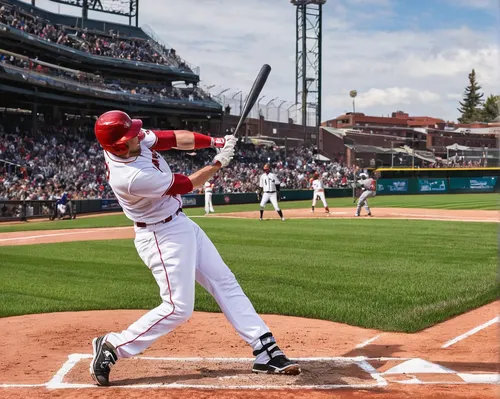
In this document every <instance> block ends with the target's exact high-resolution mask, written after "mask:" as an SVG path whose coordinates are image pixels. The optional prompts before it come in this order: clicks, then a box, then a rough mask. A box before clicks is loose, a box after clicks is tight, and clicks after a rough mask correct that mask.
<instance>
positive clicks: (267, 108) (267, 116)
mask: <svg viewBox="0 0 500 399" xmlns="http://www.w3.org/2000/svg"><path fill="white" fill-rule="evenodd" d="M277 99H278V97H274V98H273V99H272V100H271V101H269V102H268V103H267V104H266V121H267V120H268V119H269V104H271V103H272V102H273V101H275V100H277Z"/></svg>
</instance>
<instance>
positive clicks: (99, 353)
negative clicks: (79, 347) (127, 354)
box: [90, 336, 118, 385]
mask: <svg viewBox="0 0 500 399" xmlns="http://www.w3.org/2000/svg"><path fill="white" fill-rule="evenodd" d="M92 349H93V351H94V358H93V359H92V362H91V363H90V375H91V376H92V378H93V379H94V381H95V382H96V383H97V385H109V373H110V371H111V366H112V365H113V364H115V363H116V361H117V360H118V357H117V356H116V353H115V351H114V349H113V347H112V346H111V345H109V344H107V343H106V342H104V336H102V337H97V338H94V339H93V340H92Z"/></svg>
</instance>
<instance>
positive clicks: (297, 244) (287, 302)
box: [0, 197, 499, 332]
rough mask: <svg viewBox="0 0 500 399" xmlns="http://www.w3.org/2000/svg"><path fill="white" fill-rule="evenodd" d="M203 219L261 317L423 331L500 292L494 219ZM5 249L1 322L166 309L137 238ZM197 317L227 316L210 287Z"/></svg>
mask: <svg viewBox="0 0 500 399" xmlns="http://www.w3.org/2000/svg"><path fill="white" fill-rule="evenodd" d="M435 198H438V197H430V199H432V200H434V199H435ZM477 198H478V199H479V198H480V197H477ZM422 199H423V198H422ZM390 200H391V201H394V200H395V198H391V199H390ZM401 200H403V198H401ZM380 202H382V201H380ZM96 220H98V219H96ZM75 222H78V220H77V221H75ZM67 223H73V222H67ZM197 223H199V224H200V225H201V227H202V228H203V229H204V230H205V231H206V232H207V234H208V235H209V236H210V237H211V239H212V240H213V241H214V243H215V245H216V246H217V248H218V249H219V251H220V252H221V254H222V256H223V258H224V259H225V260H226V262H227V263H228V265H229V266H230V267H231V269H232V270H233V271H234V273H235V275H236V277H237V278H238V279H239V281H240V283H241V285H242V287H243V289H244V290H245V291H246V293H247V294H248V296H249V297H250V298H251V300H252V301H253V303H254V305H255V307H256V309H257V311H258V312H260V313H274V314H283V315H294V316H302V317H309V318H318V319H325V320H333V321H337V322H343V323H348V324H351V325H357V326H363V327H369V328H376V329H381V330H386V331H405V332H413V331H418V330H420V329H423V328H425V327H428V326H432V325H433V324H435V323H437V322H440V321H443V320H445V319H447V318H449V317H451V316H454V315H457V314H460V313H462V312H465V311H467V310H469V309H472V308H475V307H478V306H480V305H483V304H486V303H488V302H491V301H493V300H494V299H495V298H496V297H498V294H499V289H498V285H497V284H496V281H495V279H496V272H497V267H498V256H497V245H498V244H497V228H498V226H497V225H496V224H493V223H460V222H446V223H444V222H431V221H413V220H376V219H369V220H367V219H356V220H347V219H337V220H333V219H321V220H290V221H287V222H286V223H282V222H280V221H265V222H259V221H257V220H241V219H210V218H200V219H197ZM242 232H244V235H243V234H242ZM28 248H29V250H28ZM0 251H1V262H0V316H3V317H5V316H13V315H22V314H27V313H39V312H58V311H72V310H88V309H119V308H120V309H130V308H137V309H149V308H153V307H155V306H157V305H158V304H159V297H158V288H157V286H156V283H155V281H154V279H153V277H152V276H151V274H150V272H149V270H148V269H147V268H146V267H145V266H144V264H143V263H142V261H141V260H140V259H139V257H138V255H137V253H136V251H135V248H134V246H133V240H115V241H94V242H74V243H59V244H49V245H33V246H29V247H14V246H13V247H1V249H0ZM196 309H197V310H203V311H218V307H217V305H216V303H215V302H214V301H213V300H212V299H211V297H210V296H209V295H208V294H207V293H206V292H205V291H204V290H203V289H202V288H201V287H197V293H196Z"/></svg>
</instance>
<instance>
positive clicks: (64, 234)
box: [0, 226, 131, 242]
mask: <svg viewBox="0 0 500 399" xmlns="http://www.w3.org/2000/svg"><path fill="white" fill-rule="evenodd" d="M125 229H131V227H130V226H128V227H113V228H109V229H108V228H106V229H102V228H96V229H86V230H79V231H66V232H64V233H54V234H41V235H37V236H25V237H13V238H0V242H4V241H16V240H34V239H35V238H43V237H57V236H69V235H76V234H87V233H95V232H98V231H109V230H125Z"/></svg>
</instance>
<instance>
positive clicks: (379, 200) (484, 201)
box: [0, 194, 500, 233]
mask: <svg viewBox="0 0 500 399" xmlns="http://www.w3.org/2000/svg"><path fill="white" fill-rule="evenodd" d="M499 198H500V196H498V194H439V195H437V194H436V195H394V196H391V195H388V196H387V195H386V196H378V197H375V198H373V199H370V200H369V201H370V206H371V207H373V208H374V209H376V208H377V207H395V208H428V209H484V210H497V209H499ZM328 204H329V206H330V207H331V208H337V207H339V208H352V209H354V208H355V205H354V204H353V203H352V198H328ZM310 206H311V201H293V202H286V201H285V202H281V203H280V207H282V209H283V210H284V211H285V216H286V210H287V209H300V208H309V207H310ZM215 208H216V211H217V212H218V213H227V212H246V211H256V210H258V208H259V206H258V204H242V205H225V206H216V207H215ZM266 209H267V210H268V211H270V209H272V208H270V205H268V206H267V208H266ZM186 213H187V214H188V215H189V216H200V215H203V214H204V213H205V211H204V210H203V209H202V208H191V209H190V208H188V209H186ZM131 225H132V222H131V221H130V220H128V219H127V218H126V217H125V215H103V216H100V217H93V218H85V219H78V218H77V219H76V220H55V221H53V222H49V221H47V222H37V223H27V224H18V225H8V226H7V225H3V226H2V225H1V224H0V233H2V232H12V231H30V230H56V229H77V228H93V227H122V226H131Z"/></svg>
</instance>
